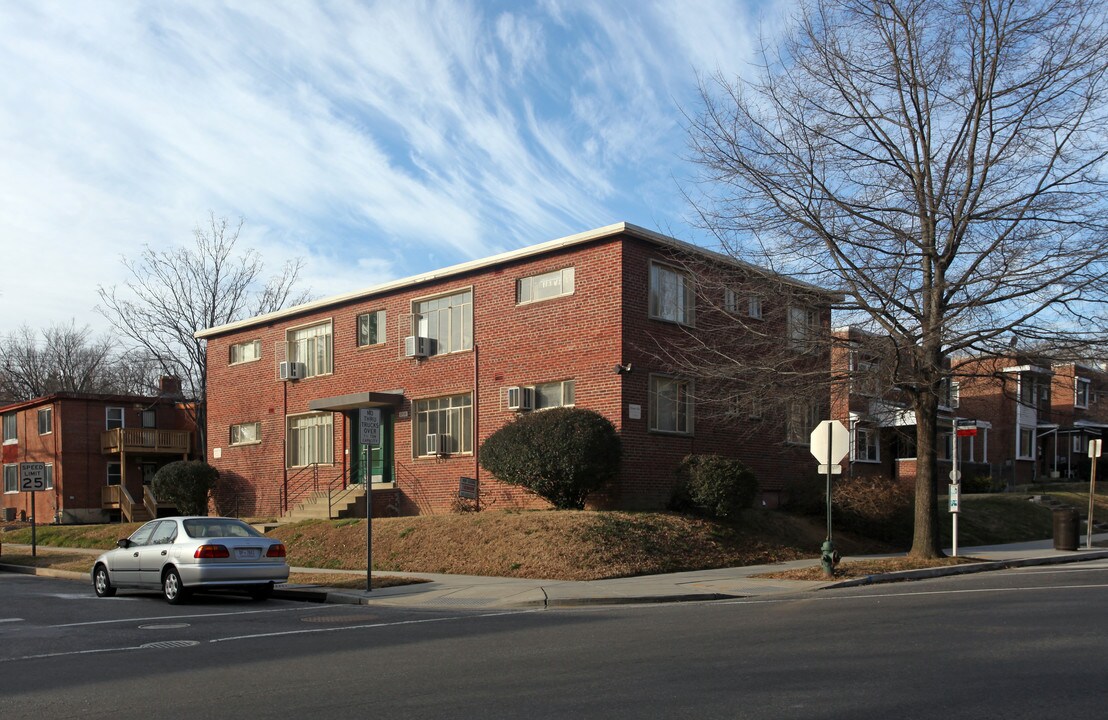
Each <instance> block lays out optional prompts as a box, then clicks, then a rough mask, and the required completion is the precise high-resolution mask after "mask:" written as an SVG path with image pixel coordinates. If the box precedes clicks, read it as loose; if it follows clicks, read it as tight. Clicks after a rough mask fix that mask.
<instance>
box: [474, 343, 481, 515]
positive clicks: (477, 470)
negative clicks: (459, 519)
mask: <svg viewBox="0 0 1108 720" xmlns="http://www.w3.org/2000/svg"><path fill="white" fill-rule="evenodd" d="M478 356H479V351H478V348H477V343H473V479H474V480H476V481H477V498H476V501H477V510H478V511H480V510H481V460H480V457H479V455H480V447H481V432H480V423H479V422H478V420H479V419H480V417H481V401H480V398H481V392H480V390H481V386H480V381H479V377H480V375H479V374H478V372H477V369H478V367H479V365H480V363H479V357H478Z"/></svg>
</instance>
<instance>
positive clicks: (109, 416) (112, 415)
mask: <svg viewBox="0 0 1108 720" xmlns="http://www.w3.org/2000/svg"><path fill="white" fill-rule="evenodd" d="M104 427H105V428H106V429H108V430H114V429H115V428H121V427H123V408H121V407H110V408H108V409H107V410H105V411H104Z"/></svg>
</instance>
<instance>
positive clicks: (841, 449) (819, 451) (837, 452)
mask: <svg viewBox="0 0 1108 720" xmlns="http://www.w3.org/2000/svg"><path fill="white" fill-rule="evenodd" d="M808 440H809V449H810V450H811V452H812V456H813V457H815V459H816V460H817V461H819V463H820V470H822V471H825V472H826V474H827V539H826V540H825V541H824V543H823V548H822V549H821V552H820V565H822V566H823V573H824V574H825V575H827V576H828V577H831V576H832V575H834V574H835V564H836V563H837V562H838V554H837V553H836V552H835V545H834V543H833V542H832V540H831V475H832V474H835V473H840V472H842V466H841V465H839V461H840V460H842V459H843V458H844V457H846V453H847V452H848V451H849V450H850V432H849V431H848V430H847V429H846V427H845V426H844V425H843V424H842V423H841V422H839V421H838V420H824V421H823V422H821V423H820V424H819V425H817V426H816V429H815V430H813V431H812V434H811V436H810V437H809V438H808Z"/></svg>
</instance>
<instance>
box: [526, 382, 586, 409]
mask: <svg viewBox="0 0 1108 720" xmlns="http://www.w3.org/2000/svg"><path fill="white" fill-rule="evenodd" d="M575 384H576V383H575V382H574V381H573V380H563V381H562V382H552V383H543V384H542V385H536V386H535V409H536V410H542V409H543V408H552V407H566V406H568V405H572V404H573V399H574V386H575Z"/></svg>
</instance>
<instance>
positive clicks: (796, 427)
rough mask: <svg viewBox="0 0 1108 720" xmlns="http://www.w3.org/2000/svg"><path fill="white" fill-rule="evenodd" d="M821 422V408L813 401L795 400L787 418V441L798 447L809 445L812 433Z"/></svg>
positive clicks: (789, 408) (791, 403) (790, 406)
mask: <svg viewBox="0 0 1108 720" xmlns="http://www.w3.org/2000/svg"><path fill="white" fill-rule="evenodd" d="M820 422H821V419H820V407H819V405H817V404H816V403H814V402H812V401H811V400H793V401H792V402H790V403H789V405H788V414H787V416H786V418H785V439H786V440H787V441H788V442H791V443H796V444H797V445H808V444H810V443H811V441H812V431H813V430H815V429H816V426H817V425H819V424H820Z"/></svg>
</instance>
